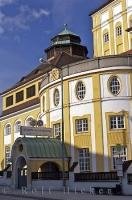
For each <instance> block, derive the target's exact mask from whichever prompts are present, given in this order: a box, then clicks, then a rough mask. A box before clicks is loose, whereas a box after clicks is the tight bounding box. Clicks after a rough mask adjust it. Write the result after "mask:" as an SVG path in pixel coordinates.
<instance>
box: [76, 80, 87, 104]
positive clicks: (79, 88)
mask: <svg viewBox="0 0 132 200" xmlns="http://www.w3.org/2000/svg"><path fill="white" fill-rule="evenodd" d="M85 94H86V87H85V84H84V83H83V82H82V81H79V82H78V83H77V84H76V96H77V99H78V100H83V99H84V98H85Z"/></svg>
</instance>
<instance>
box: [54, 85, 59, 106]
mask: <svg viewBox="0 0 132 200" xmlns="http://www.w3.org/2000/svg"><path fill="white" fill-rule="evenodd" d="M59 102H60V93H59V90H58V89H57V88H56V89H55V90H54V105H55V106H58V105H59Z"/></svg>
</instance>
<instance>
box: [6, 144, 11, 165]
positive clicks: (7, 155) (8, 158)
mask: <svg viewBox="0 0 132 200" xmlns="http://www.w3.org/2000/svg"><path fill="white" fill-rule="evenodd" d="M10 158H11V146H9V145H6V146H5V166H7V165H8V164H10Z"/></svg>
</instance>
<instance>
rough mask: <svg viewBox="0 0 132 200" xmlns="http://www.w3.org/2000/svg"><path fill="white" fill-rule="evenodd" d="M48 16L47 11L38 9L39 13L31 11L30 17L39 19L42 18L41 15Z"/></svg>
mask: <svg viewBox="0 0 132 200" xmlns="http://www.w3.org/2000/svg"><path fill="white" fill-rule="evenodd" d="M49 14H50V12H49V11H47V10H44V9H40V10H39V11H36V10H32V16H33V17H34V18H40V17H42V16H43V15H45V16H48V15H49Z"/></svg>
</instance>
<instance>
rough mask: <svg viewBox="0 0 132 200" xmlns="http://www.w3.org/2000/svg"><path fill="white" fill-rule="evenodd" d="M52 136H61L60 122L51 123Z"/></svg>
mask: <svg viewBox="0 0 132 200" xmlns="http://www.w3.org/2000/svg"><path fill="white" fill-rule="evenodd" d="M53 130H54V136H55V137H61V124H60V123H57V124H54V125H53Z"/></svg>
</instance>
